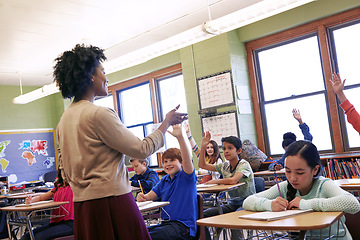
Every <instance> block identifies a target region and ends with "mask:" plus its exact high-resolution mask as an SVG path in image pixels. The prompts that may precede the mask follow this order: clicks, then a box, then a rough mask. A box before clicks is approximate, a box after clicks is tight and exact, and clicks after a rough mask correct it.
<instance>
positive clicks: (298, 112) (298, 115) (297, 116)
mask: <svg viewBox="0 0 360 240" xmlns="http://www.w3.org/2000/svg"><path fill="white" fill-rule="evenodd" d="M292 114H293V116H294V118H295V119H296V120H297V121H298V122H299V124H303V121H302V119H301V114H300V110H299V109H296V108H294V109H293V110H292Z"/></svg>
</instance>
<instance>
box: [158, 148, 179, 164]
mask: <svg viewBox="0 0 360 240" xmlns="http://www.w3.org/2000/svg"><path fill="white" fill-rule="evenodd" d="M165 158H167V159H177V160H179V162H180V163H182V157H181V152H180V149H178V148H169V149H167V150H166V151H165V152H164V153H163V155H162V156H161V161H162V162H164V160H165Z"/></svg>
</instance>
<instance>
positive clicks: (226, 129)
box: [201, 111, 239, 146]
mask: <svg viewBox="0 0 360 240" xmlns="http://www.w3.org/2000/svg"><path fill="white" fill-rule="evenodd" d="M201 124H202V129H203V133H204V132H206V131H209V132H210V133H211V139H213V140H214V141H215V142H216V143H217V144H218V145H219V146H221V145H222V143H221V138H223V137H228V136H236V137H239V128H238V125H237V115H236V113H235V111H229V112H223V113H217V114H214V115H211V116H204V117H201Z"/></svg>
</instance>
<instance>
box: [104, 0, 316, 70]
mask: <svg viewBox="0 0 360 240" xmlns="http://www.w3.org/2000/svg"><path fill="white" fill-rule="evenodd" d="M313 1H316V0H263V1H260V2H258V3H255V4H253V5H250V6H249V7H246V8H243V9H241V10H239V11H236V12H233V13H231V14H228V15H226V16H224V17H220V18H217V19H213V20H211V21H208V22H205V23H204V24H202V25H201V26H197V27H194V28H192V29H189V30H187V31H185V32H182V33H179V34H177V35H175V36H172V37H169V38H167V39H165V40H162V41H160V42H157V43H154V44H151V45H149V46H147V47H144V48H141V49H138V50H136V51H133V52H131V53H128V54H124V55H122V56H120V57H118V58H115V59H113V60H111V61H107V62H104V63H103V65H104V67H105V69H106V72H107V73H113V72H116V71H120V70H122V69H125V68H129V67H132V66H135V65H138V64H141V63H144V62H146V61H148V60H150V59H153V58H156V57H158V56H161V55H164V54H167V53H170V52H172V51H175V50H178V49H181V48H184V47H187V46H189V45H191V44H195V43H198V42H201V41H203V40H206V39H209V38H211V37H214V36H216V35H218V34H221V33H225V32H229V31H232V30H234V29H237V28H240V27H243V26H245V25H248V24H251V23H254V22H257V21H260V20H262V19H265V18H268V17H271V16H274V15H276V14H279V13H281V12H285V11H287V10H290V9H293V8H296V7H298V6H301V5H304V4H306V3H309V2H313Z"/></svg>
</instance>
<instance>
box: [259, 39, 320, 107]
mask: <svg viewBox="0 0 360 240" xmlns="http://www.w3.org/2000/svg"><path fill="white" fill-rule="evenodd" d="M258 56H259V65H260V71H261V78H262V87H263V92H264V98H265V99H264V100H265V101H269V100H273V99H279V98H284V97H290V96H292V95H299V94H304V93H310V92H315V91H321V90H324V81H323V75H322V68H321V60H320V54H319V47H318V41H317V37H310V38H307V39H303V40H299V41H297V42H292V43H289V44H286V45H282V46H279V47H275V48H272V49H268V50H263V51H261V52H259V53H258Z"/></svg>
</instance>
